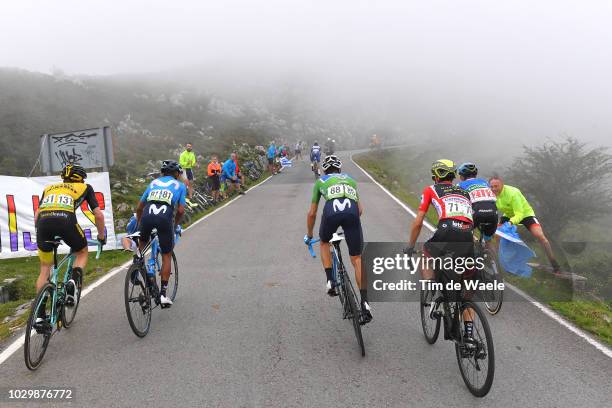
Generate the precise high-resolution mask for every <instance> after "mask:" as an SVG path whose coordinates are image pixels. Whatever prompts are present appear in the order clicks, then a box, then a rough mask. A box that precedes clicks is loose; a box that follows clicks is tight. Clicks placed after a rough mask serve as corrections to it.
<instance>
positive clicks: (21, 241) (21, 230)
mask: <svg viewBox="0 0 612 408" xmlns="http://www.w3.org/2000/svg"><path fill="white" fill-rule="evenodd" d="M59 181H60V179H59V177H58V176H48V177H10V176H0V242H1V243H2V248H1V250H0V258H18V257H22V256H33V255H37V246H36V230H35V228H34V211H36V208H38V202H39V200H40V195H41V194H42V192H43V190H44V188H45V187H46V186H48V185H49V184H53V183H57V182H59ZM86 182H87V183H88V184H91V186H92V187H93V189H94V191H95V192H96V198H97V199H98V204H99V205H100V209H101V210H102V212H103V213H104V222H105V226H106V234H107V245H106V246H105V249H114V248H115V247H116V242H115V241H116V238H115V228H114V226H113V225H114V224H113V205H112V203H111V191H110V180H109V178H108V173H106V172H105V173H89V174H87V179H86ZM77 220H78V222H79V224H80V225H81V227H82V228H83V231H84V232H85V235H86V236H87V238H88V239H94V240H95V239H96V236H97V234H98V232H97V231H98V230H97V229H96V226H95V224H94V218H93V214H92V213H91V212H90V211H89V208H88V207H87V205H86V204H84V205H82V206H81V208H79V209H77ZM68 249H69V248H68V247H67V246H66V245H62V246H61V247H60V248H59V252H63V253H66V252H68ZM90 249H91V250H93V247H91V248H90Z"/></svg>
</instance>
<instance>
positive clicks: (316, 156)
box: [310, 146, 321, 162]
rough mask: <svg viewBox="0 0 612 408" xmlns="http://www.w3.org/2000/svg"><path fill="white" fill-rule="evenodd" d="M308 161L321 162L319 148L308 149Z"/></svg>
mask: <svg viewBox="0 0 612 408" xmlns="http://www.w3.org/2000/svg"><path fill="white" fill-rule="evenodd" d="M310 161H318V162H319V161H321V146H312V148H311V149H310Z"/></svg>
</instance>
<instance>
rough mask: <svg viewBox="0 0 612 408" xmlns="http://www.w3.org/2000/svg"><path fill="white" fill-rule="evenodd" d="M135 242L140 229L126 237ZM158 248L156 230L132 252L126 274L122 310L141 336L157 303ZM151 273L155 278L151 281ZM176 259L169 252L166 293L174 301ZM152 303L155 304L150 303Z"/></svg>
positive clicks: (158, 303)
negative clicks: (144, 244)
mask: <svg viewBox="0 0 612 408" xmlns="http://www.w3.org/2000/svg"><path fill="white" fill-rule="evenodd" d="M180 235H181V233H180V232H177V233H175V237H174V244H175V245H176V244H177V243H178V241H179V237H180ZM127 237H128V238H130V239H133V240H135V241H136V242H138V240H139V239H140V232H135V233H133V234H130V235H128V236H127ZM161 266H162V260H161V250H160V247H159V237H158V236H157V231H155V230H154V231H153V232H152V234H151V240H150V241H149V242H148V243H147V245H146V246H145V247H144V249H143V250H142V251H140V249H139V248H138V247H137V248H136V253H135V254H134V261H133V262H132V265H131V266H130V267H129V269H128V271H127V274H126V276H125V285H124V299H125V312H126V313H127V318H128V322H129V323H130V327H131V328H132V331H133V332H134V334H135V335H136V336H138V337H144V336H146V335H147V333H149V329H150V328H151V312H152V311H153V309H155V308H157V306H160V300H159V297H160V294H159V284H158V279H159V281H160V282H161ZM150 276H154V277H155V279H154V280H153V281H151V280H150V279H149V277H150ZM178 282H179V275H178V262H177V260H176V255H175V253H174V250H173V251H172V262H171V264H170V277H169V279H168V289H167V292H166V295H167V296H168V297H169V298H170V300H172V301H173V302H174V300H175V299H176V293H177V291H178ZM153 303H154V304H155V306H153Z"/></svg>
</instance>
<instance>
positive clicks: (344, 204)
mask: <svg viewBox="0 0 612 408" xmlns="http://www.w3.org/2000/svg"><path fill="white" fill-rule="evenodd" d="M339 227H342V230H343V231H344V238H345V239H346V244H347V245H348V248H349V255H350V256H357V255H361V251H362V248H363V232H362V230H361V220H360V219H359V207H358V205H357V202H355V201H353V200H351V199H349V198H335V199H333V200H330V201H327V202H326V203H325V206H324V207H323V215H322V217H321V225H320V226H319V238H321V242H329V241H330V240H331V239H332V236H333V235H334V232H336V231H337V230H338V228H339Z"/></svg>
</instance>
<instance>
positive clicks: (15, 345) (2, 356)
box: [0, 176, 272, 364]
mask: <svg viewBox="0 0 612 408" xmlns="http://www.w3.org/2000/svg"><path fill="white" fill-rule="evenodd" d="M271 178H272V176H268V178H266V179H265V180H263V181H262V182H261V183H259V184H257V185H255V186H254V187H251V188H250V189H249V190H248V191H253V190H254V189H256V188H257V187H259V186H260V185H262V184H263V183H265V182H266V181H268V180H269V179H271ZM240 197H242V196H241V195H239V196H236V197H234V198H233V199H231V200H230V201H228V202H227V203H225V204H223V205H222V206H221V207H219V208H216V209H215V210H214V211H212V212H210V213H208V214H206V215H205V216H203V217H202V218H200V219H199V220H197V221H196V222H194V223H193V224H191V225H190V226H189V227H187V228H185V231H187V230H189V229H190V228H191V227H195V226H196V225H197V224H199V223H200V222H202V221H204V220H205V219H207V218H208V217H210V216H211V215H213V214H215V213H216V212H217V211H220V210H222V209H223V208H225V207H227V206H228V205H230V204H231V203H233V202H234V201H236V200H238V199H239V198H240ZM131 264H132V261H127V262H125V263H123V264H121V265H119V266H117V267H115V268H113V269H111V270H110V271H108V273H107V274H106V275H104V276H103V277H101V278H100V279H98V280H97V281H95V282H94V283H92V284H91V285H89V286H87V288H85V289H84V290H83V292H81V299H82V298H84V297H85V296H87V295H88V294H89V293H90V292H91V291H93V290H94V289H95V288H97V287H98V286H100V285H102V284H103V283H104V282H106V281H107V280H109V279H111V278H112V277H113V276H115V275H117V274H118V273H119V272H121V271H123V270H125V268H127V267H129V266H130V265H131ZM24 342H25V334H24V335H22V336H19V337H18V338H17V339H15V341H14V342H12V343H11V344H10V345H9V346H8V347H7V348H6V349H4V351H2V353H0V364H2V363H4V362H5V361H6V360H7V359H8V358H9V357H10V356H12V355H13V353H15V352H16V351H17V350H19V349H20V348H21V346H23V343H24Z"/></svg>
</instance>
